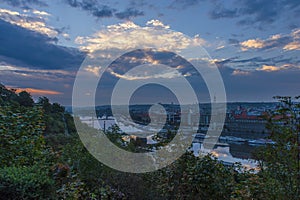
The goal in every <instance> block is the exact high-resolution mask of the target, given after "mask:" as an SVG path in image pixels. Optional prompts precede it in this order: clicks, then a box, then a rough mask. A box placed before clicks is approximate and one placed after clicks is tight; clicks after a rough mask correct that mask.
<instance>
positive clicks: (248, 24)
mask: <svg viewBox="0 0 300 200" xmlns="http://www.w3.org/2000/svg"><path fill="white" fill-rule="evenodd" d="M299 18H300V1H299V0H276V1H269V0H210V1H209V0H162V1H145V0H123V1H114V0H2V1H1V2H0V41H1V45H0V82H1V83H2V84H4V85H5V86H7V87H9V88H17V89H18V91H21V90H26V91H28V92H30V93H31V95H32V96H34V97H35V98H37V97H38V96H47V97H48V98H49V99H50V100H51V101H52V102H58V103H61V104H63V105H71V104H72V90H73V84H74V80H75V77H76V74H77V72H78V70H79V68H80V66H81V65H82V63H83V61H84V60H85V59H87V57H89V55H91V54H92V53H93V52H95V51H97V50H98V49H105V48H107V47H110V48H116V45H117V48H118V49H122V48H124V49H123V50H126V47H127V46H128V45H139V44H138V43H143V42H145V41H147V42H149V43H153V44H156V42H159V43H160V44H161V41H168V42H172V43H173V44H176V48H180V47H181V46H184V45H193V44H195V43H197V45H201V46H202V47H203V48H204V49H205V51H206V52H207V54H208V55H209V57H208V58H207V59H208V62H209V63H210V64H214V65H215V66H216V67H217V69H218V70H219V72H220V74H221V77H222V80H223V82H224V86H225V90H226V96H227V101H229V102H236V101H260V102H261V101H265V102H267V101H273V99H272V97H273V96H276V95H282V96H284V95H288V96H297V95H300V84H299V83H300V81H299V80H300V79H299V77H300V54H299V53H300V20H299ZM156 28H160V29H163V30H166V32H164V33H160V34H158V32H157V31H156V30H157V29H156ZM153 30H154V31H153ZM170 31H172V34H171V33H170ZM129 32H130V33H129ZM132 34H135V35H132ZM154 36H155V37H154ZM170 38H171V39H170ZM124 44H125V45H124ZM114 45H115V46H114ZM122 45H123V46H122ZM180 45H181V46H180ZM133 47H134V46H133ZM174 48H175V47H174ZM150 57H151V56H150ZM135 58H136V57H135ZM148 58H149V57H148ZM152 58H153V57H152ZM151 62H152V63H153V59H152V61H151ZM184 68H185V67H184ZM85 70H86V71H87V72H89V73H90V74H91V75H94V76H99V68H96V67H92V66H91V67H89V68H86V69H85ZM183 71H184V70H182V71H181V74H182V75H184V76H191V79H193V74H192V73H189V72H187V70H185V71H184V72H183ZM109 73H110V74H109V76H110V78H109V77H108V78H107V81H108V82H106V84H107V85H110V83H111V82H114V81H115V80H116V79H117V78H118V79H120V78H124V76H122V74H120V73H119V74H118V73H116V71H110V72H109ZM166 73H169V75H170V74H171V75H172V76H174V73H175V72H173V71H172V73H170V72H166ZM175 74H176V73H175ZM125 78H126V77H125ZM127 79H128V77H127ZM131 79H132V77H131ZM112 80H113V81H112ZM110 81H111V82H110ZM195 84H196V85H197V83H195ZM104 85H105V84H104ZM195 87H197V86H195ZM149 90H150V91H151V92H150V93H149ZM202 91H205V89H203V88H202V87H198V92H199V93H201V92H202ZM139 92H140V95H136V96H140V97H143V98H145V99H151V98H152V99H153V98H154V97H155V98H156V96H160V95H157V94H160V93H161V91H160V89H158V88H157V87H156V86H155V87H152V88H151V87H150V88H148V92H145V93H143V92H141V91H139ZM166 93H168V92H166ZM102 94H103V95H104V96H107V94H106V95H105V92H103V93H102ZM147 94H148V95H147ZM149 94H151V95H149ZM155 94H156V95H155ZM84 95H89V92H88V91H87V92H86V93H85V94H84ZM200 96H201V95H200ZM99 98H101V95H100V96H99ZM103 98H104V99H105V98H106V97H103ZM155 98H154V99H155ZM166 99H168V98H166ZM204 99H205V98H204ZM168 100H169V99H168ZM203 101H205V100H203ZM104 102H105V101H104ZM107 102H108V101H107Z"/></svg>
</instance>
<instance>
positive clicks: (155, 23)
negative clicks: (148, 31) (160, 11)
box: [146, 19, 170, 29]
mask: <svg viewBox="0 0 300 200" xmlns="http://www.w3.org/2000/svg"><path fill="white" fill-rule="evenodd" d="M146 25H151V26H154V27H163V28H166V29H168V28H170V26H168V25H165V24H163V23H162V22H161V21H159V20H157V19H152V20H150V21H148V22H147V23H146Z"/></svg>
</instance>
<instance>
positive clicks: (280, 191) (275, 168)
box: [256, 97, 300, 199]
mask: <svg viewBox="0 0 300 200" xmlns="http://www.w3.org/2000/svg"><path fill="white" fill-rule="evenodd" d="M276 99H278V100H279V101H280V102H281V106H280V108H279V109H278V110H277V112H275V113H273V114H271V115H270V116H269V123H268V126H267V127H268V129H269V130H270V131H271V135H270V139H272V140H273V141H274V142H275V144H272V145H267V146H266V147H262V148H261V149H260V151H258V152H257V153H256V157H257V160H258V161H259V163H260V168H261V171H260V173H259V175H260V176H261V177H262V178H263V180H264V185H265V190H266V192H267V193H269V194H270V195H274V196H277V198H278V199H286V198H288V199H299V197H300V193H299V192H300V191H299V184H300V183H299V180H300V170H299V169H300V163H299V149H298V148H299V134H300V127H299V120H300V119H299V116H300V115H299V114H300V110H299V108H300V106H299V105H300V104H299V103H296V102H292V99H291V97H276Z"/></svg>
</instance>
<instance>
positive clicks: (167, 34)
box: [75, 20, 205, 52]
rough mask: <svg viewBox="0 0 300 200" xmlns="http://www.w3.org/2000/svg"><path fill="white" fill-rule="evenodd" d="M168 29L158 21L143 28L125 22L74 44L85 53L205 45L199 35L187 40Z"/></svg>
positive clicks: (168, 48) (151, 22)
mask: <svg viewBox="0 0 300 200" xmlns="http://www.w3.org/2000/svg"><path fill="white" fill-rule="evenodd" d="M169 28H170V27H169V26H167V25H164V24H163V23H162V22H161V21H159V20H151V21H148V22H147V23H146V25H145V26H139V25H137V24H135V23H133V22H131V21H127V22H124V23H120V24H115V25H110V26H107V27H106V28H105V29H103V30H100V31H98V32H97V33H95V34H93V35H92V36H89V37H77V38H76V40H75V42H76V43H77V44H79V45H81V46H80V49H81V50H82V51H86V52H94V51H95V50H103V49H122V50H126V49H130V48H135V47H138V46H141V45H145V46H148V47H149V46H153V47H156V46H160V45H161V44H162V43H166V44H168V46H166V49H165V50H172V49H185V48H187V47H188V46H191V45H198V44H200V45H203V44H204V43H205V41H204V39H202V38H200V37H199V35H196V36H194V37H193V38H189V37H187V36H185V35H184V34H183V33H181V32H176V31H171V30H170V31H166V30H168V29H169Z"/></svg>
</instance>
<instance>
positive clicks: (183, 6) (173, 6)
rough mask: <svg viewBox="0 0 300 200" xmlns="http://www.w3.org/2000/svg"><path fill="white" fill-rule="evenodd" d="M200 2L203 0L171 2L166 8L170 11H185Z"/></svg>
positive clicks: (174, 0) (176, 0) (175, 0)
mask: <svg viewBox="0 0 300 200" xmlns="http://www.w3.org/2000/svg"><path fill="white" fill-rule="evenodd" d="M201 1H205V0H173V1H172V2H171V4H170V5H169V6H168V7H169V8H171V9H186V8H188V7H191V6H195V5H197V4H199V3H200V2H201Z"/></svg>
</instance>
